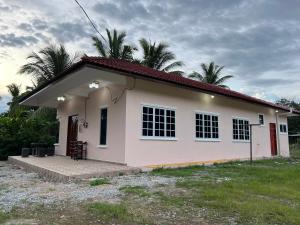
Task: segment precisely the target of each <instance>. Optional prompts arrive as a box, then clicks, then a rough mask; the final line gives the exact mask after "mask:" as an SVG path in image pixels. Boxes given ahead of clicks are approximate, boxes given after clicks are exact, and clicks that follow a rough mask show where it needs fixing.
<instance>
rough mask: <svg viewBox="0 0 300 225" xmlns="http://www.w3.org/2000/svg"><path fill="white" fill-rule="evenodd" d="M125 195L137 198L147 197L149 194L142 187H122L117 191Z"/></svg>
mask: <svg viewBox="0 0 300 225" xmlns="http://www.w3.org/2000/svg"><path fill="white" fill-rule="evenodd" d="M119 190H120V191H123V192H124V193H126V194H134V195H138V196H139V197H149V196H151V194H150V193H149V192H148V191H147V190H146V188H145V187H143V186H124V187H121V188H120V189H119Z"/></svg>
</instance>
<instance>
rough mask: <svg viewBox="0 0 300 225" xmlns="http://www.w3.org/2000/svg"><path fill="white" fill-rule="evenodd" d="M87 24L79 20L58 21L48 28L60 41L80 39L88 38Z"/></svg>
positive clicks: (89, 34) (89, 35)
mask: <svg viewBox="0 0 300 225" xmlns="http://www.w3.org/2000/svg"><path fill="white" fill-rule="evenodd" d="M89 30H90V28H89V27H88V25H82V24H81V23H80V21H77V22H64V23H58V24H56V25H54V26H53V27H51V28H49V32H50V33H51V34H52V35H53V36H54V37H55V38H56V39H57V40H58V41H60V42H70V41H80V39H81V38H87V37H88V38H90V37H91V36H92V34H91V33H90V32H89Z"/></svg>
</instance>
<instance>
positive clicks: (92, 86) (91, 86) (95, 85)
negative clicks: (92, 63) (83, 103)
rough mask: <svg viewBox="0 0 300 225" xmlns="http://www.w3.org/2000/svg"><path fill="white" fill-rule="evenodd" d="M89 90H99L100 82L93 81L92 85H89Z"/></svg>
mask: <svg viewBox="0 0 300 225" xmlns="http://www.w3.org/2000/svg"><path fill="white" fill-rule="evenodd" d="M89 88H91V89H98V88H99V82H97V81H93V82H92V83H90V84H89Z"/></svg>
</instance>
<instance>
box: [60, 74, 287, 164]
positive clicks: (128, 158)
mask: <svg viewBox="0 0 300 225" xmlns="http://www.w3.org/2000/svg"><path fill="white" fill-rule="evenodd" d="M123 91H124V87H120V86H111V87H110V91H109V90H108V88H101V89H100V90H98V91H94V92H92V93H90V94H89V96H88V98H87V99H86V112H87V114H86V120H87V122H88V128H83V127H82V126H79V132H78V140H82V141H87V142H88V158H89V159H95V160H102V161H110V162H118V163H126V164H128V165H130V166H146V165H159V164H176V163H191V162H205V161H214V160H224V159H238V158H241V159H244V158H249V145H250V144H249V142H236V141H233V139H232V118H233V117H240V118H245V119H248V120H249V121H250V123H258V113H262V114H264V119H265V126H262V127H255V128H254V134H253V155H254V157H257V158H259V157H270V156H271V149H270V148H271V147H270V133H269V123H270V122H272V123H275V122H276V118H275V111H274V109H270V108H266V107H263V106H258V105H253V104H249V103H246V102H242V101H239V100H235V99H232V98H226V97H222V96H215V98H214V99H212V98H211V97H210V95H207V94H203V93H199V92H195V91H192V90H187V89H182V88H178V87H177V88H176V87H172V86H169V85H164V84H158V83H154V82H151V81H144V80H136V83H135V88H134V89H133V90H127V91H125V92H124V93H123V94H122V92H123ZM111 94H112V95H113V96H121V98H120V99H119V101H117V103H115V104H114V103H112V101H111ZM142 104H151V105H158V106H165V107H171V108H175V110H176V138H177V140H173V141H169V140H143V139H142V135H141V132H142V130H141V126H142V124H141V123H142V121H141V120H142V115H141V110H142ZM104 106H107V107H108V124H107V126H108V130H107V146H106V147H104V148H103V147H99V146H98V145H99V133H100V107H104ZM84 108H85V98H84V97H74V98H73V99H72V100H69V101H66V102H64V103H63V104H60V105H59V107H58V118H59V121H60V134H59V144H58V145H57V146H56V154H60V155H65V154H66V141H67V128H68V116H71V115H75V114H78V115H79V120H82V119H84V112H85V110H84ZM195 111H203V112H211V113H216V114H219V135H220V141H215V142H209V141H196V140H195ZM279 122H280V123H287V120H286V117H281V118H279ZM278 136H279V137H280V150H281V151H280V153H281V155H283V156H289V148H288V136H287V135H286V134H279V135H278Z"/></svg>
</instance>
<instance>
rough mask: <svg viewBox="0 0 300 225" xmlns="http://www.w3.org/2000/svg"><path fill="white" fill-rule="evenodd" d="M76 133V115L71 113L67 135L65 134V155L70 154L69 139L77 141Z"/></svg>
mask: <svg viewBox="0 0 300 225" xmlns="http://www.w3.org/2000/svg"><path fill="white" fill-rule="evenodd" d="M77 135H78V116H77V115H73V116H69V120H68V135H67V154H66V155H67V156H70V154H71V148H70V147H71V145H70V142H71V141H77Z"/></svg>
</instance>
